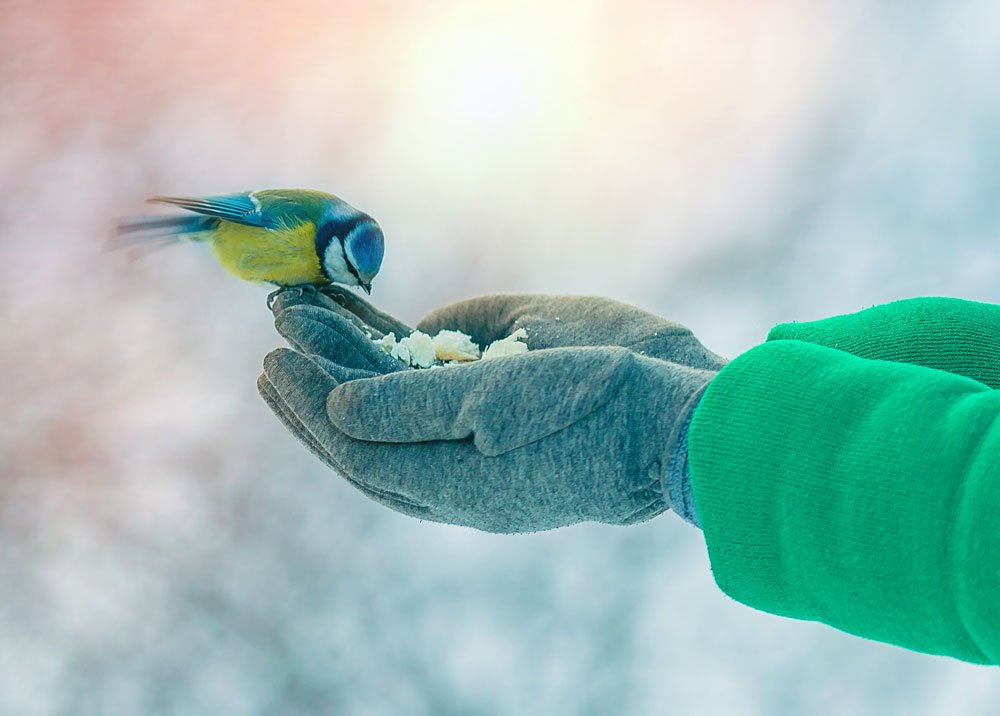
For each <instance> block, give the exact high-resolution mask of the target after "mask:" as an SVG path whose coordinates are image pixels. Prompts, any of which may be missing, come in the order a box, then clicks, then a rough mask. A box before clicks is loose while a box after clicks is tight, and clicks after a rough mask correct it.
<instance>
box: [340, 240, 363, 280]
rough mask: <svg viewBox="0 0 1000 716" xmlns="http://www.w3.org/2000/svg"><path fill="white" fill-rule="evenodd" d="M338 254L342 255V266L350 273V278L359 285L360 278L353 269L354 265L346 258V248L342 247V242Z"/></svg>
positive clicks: (342, 241) (341, 241)
mask: <svg viewBox="0 0 1000 716" xmlns="http://www.w3.org/2000/svg"><path fill="white" fill-rule="evenodd" d="M340 253H341V254H343V255H344V264H345V265H346V266H347V270H348V271H350V272H351V276H353V277H354V278H355V279H357V281H358V283H361V277H360V276H358V270H357V269H356V268H354V264H352V263H351V260H350V259H349V258H347V247H346V246H344V240H343V239H341V240H340Z"/></svg>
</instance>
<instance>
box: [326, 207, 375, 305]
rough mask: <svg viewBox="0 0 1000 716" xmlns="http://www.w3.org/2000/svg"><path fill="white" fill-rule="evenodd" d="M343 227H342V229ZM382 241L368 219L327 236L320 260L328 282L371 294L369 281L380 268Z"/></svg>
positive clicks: (373, 222) (370, 219)
mask: <svg viewBox="0 0 1000 716" xmlns="http://www.w3.org/2000/svg"><path fill="white" fill-rule="evenodd" d="M345 228H346V227H345ZM384 253H385V239H384V237H383V236H382V229H380V228H379V225H378V224H377V223H375V220H374V219H372V218H371V217H369V216H363V217H362V218H360V219H359V220H358V221H356V222H354V223H353V224H352V226H351V227H350V228H348V229H347V231H346V232H344V233H343V234H342V235H339V236H338V235H334V236H333V237H331V241H330V243H329V244H328V245H327V246H326V249H325V251H324V252H323V255H322V256H321V258H320V260H321V261H322V263H323V270H324V272H325V273H326V275H327V276H328V277H329V278H330V280H331V281H335V282H337V283H341V284H344V285H345V286H360V287H361V288H363V289H364V290H365V292H366V293H371V292H372V279H374V278H375V276H376V274H378V271H379V269H380V268H381V267H382V256H383V254H384Z"/></svg>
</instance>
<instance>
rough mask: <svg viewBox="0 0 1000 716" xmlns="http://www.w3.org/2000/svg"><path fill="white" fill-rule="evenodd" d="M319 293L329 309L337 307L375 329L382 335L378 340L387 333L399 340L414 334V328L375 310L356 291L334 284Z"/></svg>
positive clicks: (324, 287)
mask: <svg viewBox="0 0 1000 716" xmlns="http://www.w3.org/2000/svg"><path fill="white" fill-rule="evenodd" d="M319 293H320V294H321V295H322V296H323V297H324V298H326V299H327V301H326V303H325V304H324V305H325V306H326V307H327V308H330V309H331V310H333V307H334V306H337V307H340V308H342V309H344V310H346V311H348V312H349V313H351V314H352V315H354V316H357V317H358V319H360V320H361V321H363V322H364V323H365V324H366V325H369V326H371V327H372V328H374V329H375V330H376V331H377V332H378V333H379V334H380V335H379V336H377V337H378V338H381V337H382V336H384V335H385V334H386V333H395V334H396V337H397V338H402V337H403V336H408V335H410V334H411V333H413V328H411V327H410V326H408V325H407V324H405V323H403V322H402V321H401V320H399V319H398V318H396V317H395V316H391V315H389V314H388V313H385V312H384V311H380V310H379V309H377V308H375V306H373V305H372V304H371V303H370V302H369V301H366V300H365V299H363V298H362V297H361V296H360V295H359V294H358V293H357V292H356V291H352V290H351V289H349V288H347V287H345V286H339V285H337V284H333V283H332V284H329V285H327V286H323V287H321V288H320V289H319Z"/></svg>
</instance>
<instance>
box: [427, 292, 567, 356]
mask: <svg viewBox="0 0 1000 716" xmlns="http://www.w3.org/2000/svg"><path fill="white" fill-rule="evenodd" d="M543 298H544V297H543V296H537V295H520V296H519V295H492V296H479V297H476V298H468V299H465V300H463V301H457V302H455V303H450V304H448V305H447V306H442V307H441V308H438V309H436V310H434V311H432V312H431V313H429V314H427V315H426V316H424V317H423V318H422V319H421V320H420V322H419V323H418V324H417V328H418V329H419V330H421V331H423V332H424V333H428V334H430V335H432V336H433V335H435V334H436V333H437V332H438V331H441V330H444V329H447V330H453V331H461V332H462V333H466V334H468V335H470V336H472V340H473V341H474V342H475V343H477V344H479V346H480V347H481V348H485V347H486V346H487V345H489V344H490V343H492V342H493V341H496V340H499V339H501V338H506V337H507V336H509V335H510V334H511V333H513V332H514V330H515V327H514V323H515V321H516V320H517V319H518V317H519V316H520V315H521V314H522V313H523V312H524V310H525V308H526V307H527V306H529V305H531V304H532V303H533V302H537V301H538V300H539V299H543ZM528 347H529V348H536V347H547V346H534V345H532V344H531V335H530V332H529V336H528Z"/></svg>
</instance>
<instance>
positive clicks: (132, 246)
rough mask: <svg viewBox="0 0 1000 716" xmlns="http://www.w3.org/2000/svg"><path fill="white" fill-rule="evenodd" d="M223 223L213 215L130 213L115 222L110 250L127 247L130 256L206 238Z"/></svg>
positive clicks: (142, 254) (109, 245)
mask: <svg viewBox="0 0 1000 716" xmlns="http://www.w3.org/2000/svg"><path fill="white" fill-rule="evenodd" d="M218 225H219V220H218V219H215V218H213V217H210V216H127V217H124V218H121V219H118V220H117V221H116V222H115V228H114V232H113V233H112V235H111V236H110V238H109V240H108V242H107V244H106V246H105V250H106V251H118V250H121V249H126V250H127V251H128V255H129V258H130V259H134V258H141V257H142V256H146V255H148V254H150V253H153V252H154V251H159V250H160V249H162V248H164V247H167V246H170V245H172V244H176V243H180V242H181V241H202V240H204V239H205V238H206V234H207V233H208V232H210V231H213V230H214V229H215V228H216V227H218Z"/></svg>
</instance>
